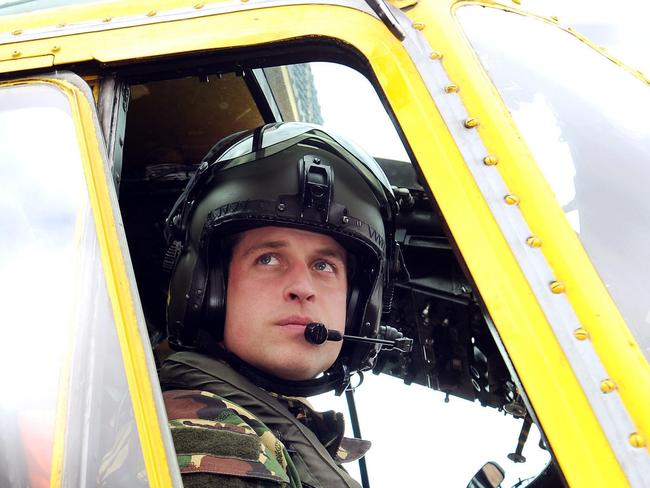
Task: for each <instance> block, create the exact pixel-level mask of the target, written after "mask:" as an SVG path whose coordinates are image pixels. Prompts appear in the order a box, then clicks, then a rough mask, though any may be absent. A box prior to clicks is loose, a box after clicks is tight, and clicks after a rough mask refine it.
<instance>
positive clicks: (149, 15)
mask: <svg viewBox="0 0 650 488" xmlns="http://www.w3.org/2000/svg"><path fill="white" fill-rule="evenodd" d="M157 13H158V12H156V11H155V10H149V12H147V17H153V16H154V15H156V14H157Z"/></svg>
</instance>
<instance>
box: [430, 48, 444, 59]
mask: <svg viewBox="0 0 650 488" xmlns="http://www.w3.org/2000/svg"><path fill="white" fill-rule="evenodd" d="M429 57H430V58H431V59H442V53H441V52H440V51H436V50H433V51H431V53H430V54H429Z"/></svg>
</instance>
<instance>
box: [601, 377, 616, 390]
mask: <svg viewBox="0 0 650 488" xmlns="http://www.w3.org/2000/svg"><path fill="white" fill-rule="evenodd" d="M614 390H616V383H614V382H613V381H612V380H610V379H609V378H608V379H606V380H603V381H601V382H600V391H602V392H603V393H611V392H613V391H614Z"/></svg>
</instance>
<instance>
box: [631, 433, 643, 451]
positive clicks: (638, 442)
mask: <svg viewBox="0 0 650 488" xmlns="http://www.w3.org/2000/svg"><path fill="white" fill-rule="evenodd" d="M630 444H632V445H633V446H634V447H645V437H643V436H642V435H641V434H639V433H638V432H635V433H634V434H630Z"/></svg>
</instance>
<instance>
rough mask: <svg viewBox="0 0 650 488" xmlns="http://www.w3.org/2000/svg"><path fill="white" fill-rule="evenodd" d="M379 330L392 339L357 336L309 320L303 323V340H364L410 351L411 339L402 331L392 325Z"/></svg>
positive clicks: (317, 341) (312, 341)
mask: <svg viewBox="0 0 650 488" xmlns="http://www.w3.org/2000/svg"><path fill="white" fill-rule="evenodd" d="M380 330H383V331H384V332H388V333H387V334H386V335H392V336H393V337H395V339H394V340H387V339H375V338H373V337H359V336H353V335H348V334H341V333H340V332H339V331H337V330H329V329H328V328H327V327H325V324H321V323H319V322H310V323H309V324H307V325H305V340H307V342H309V343H310V344H316V345H320V344H323V343H324V342H325V341H333V342H339V341H342V340H344V339H345V340H348V341H355V342H366V343H370V344H380V345H381V346H387V349H398V350H400V351H402V352H410V351H411V349H412V348H413V339H409V338H408V337H402V333H401V332H399V331H398V330H397V329H393V328H392V327H388V326H382V327H381V329H380Z"/></svg>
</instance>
